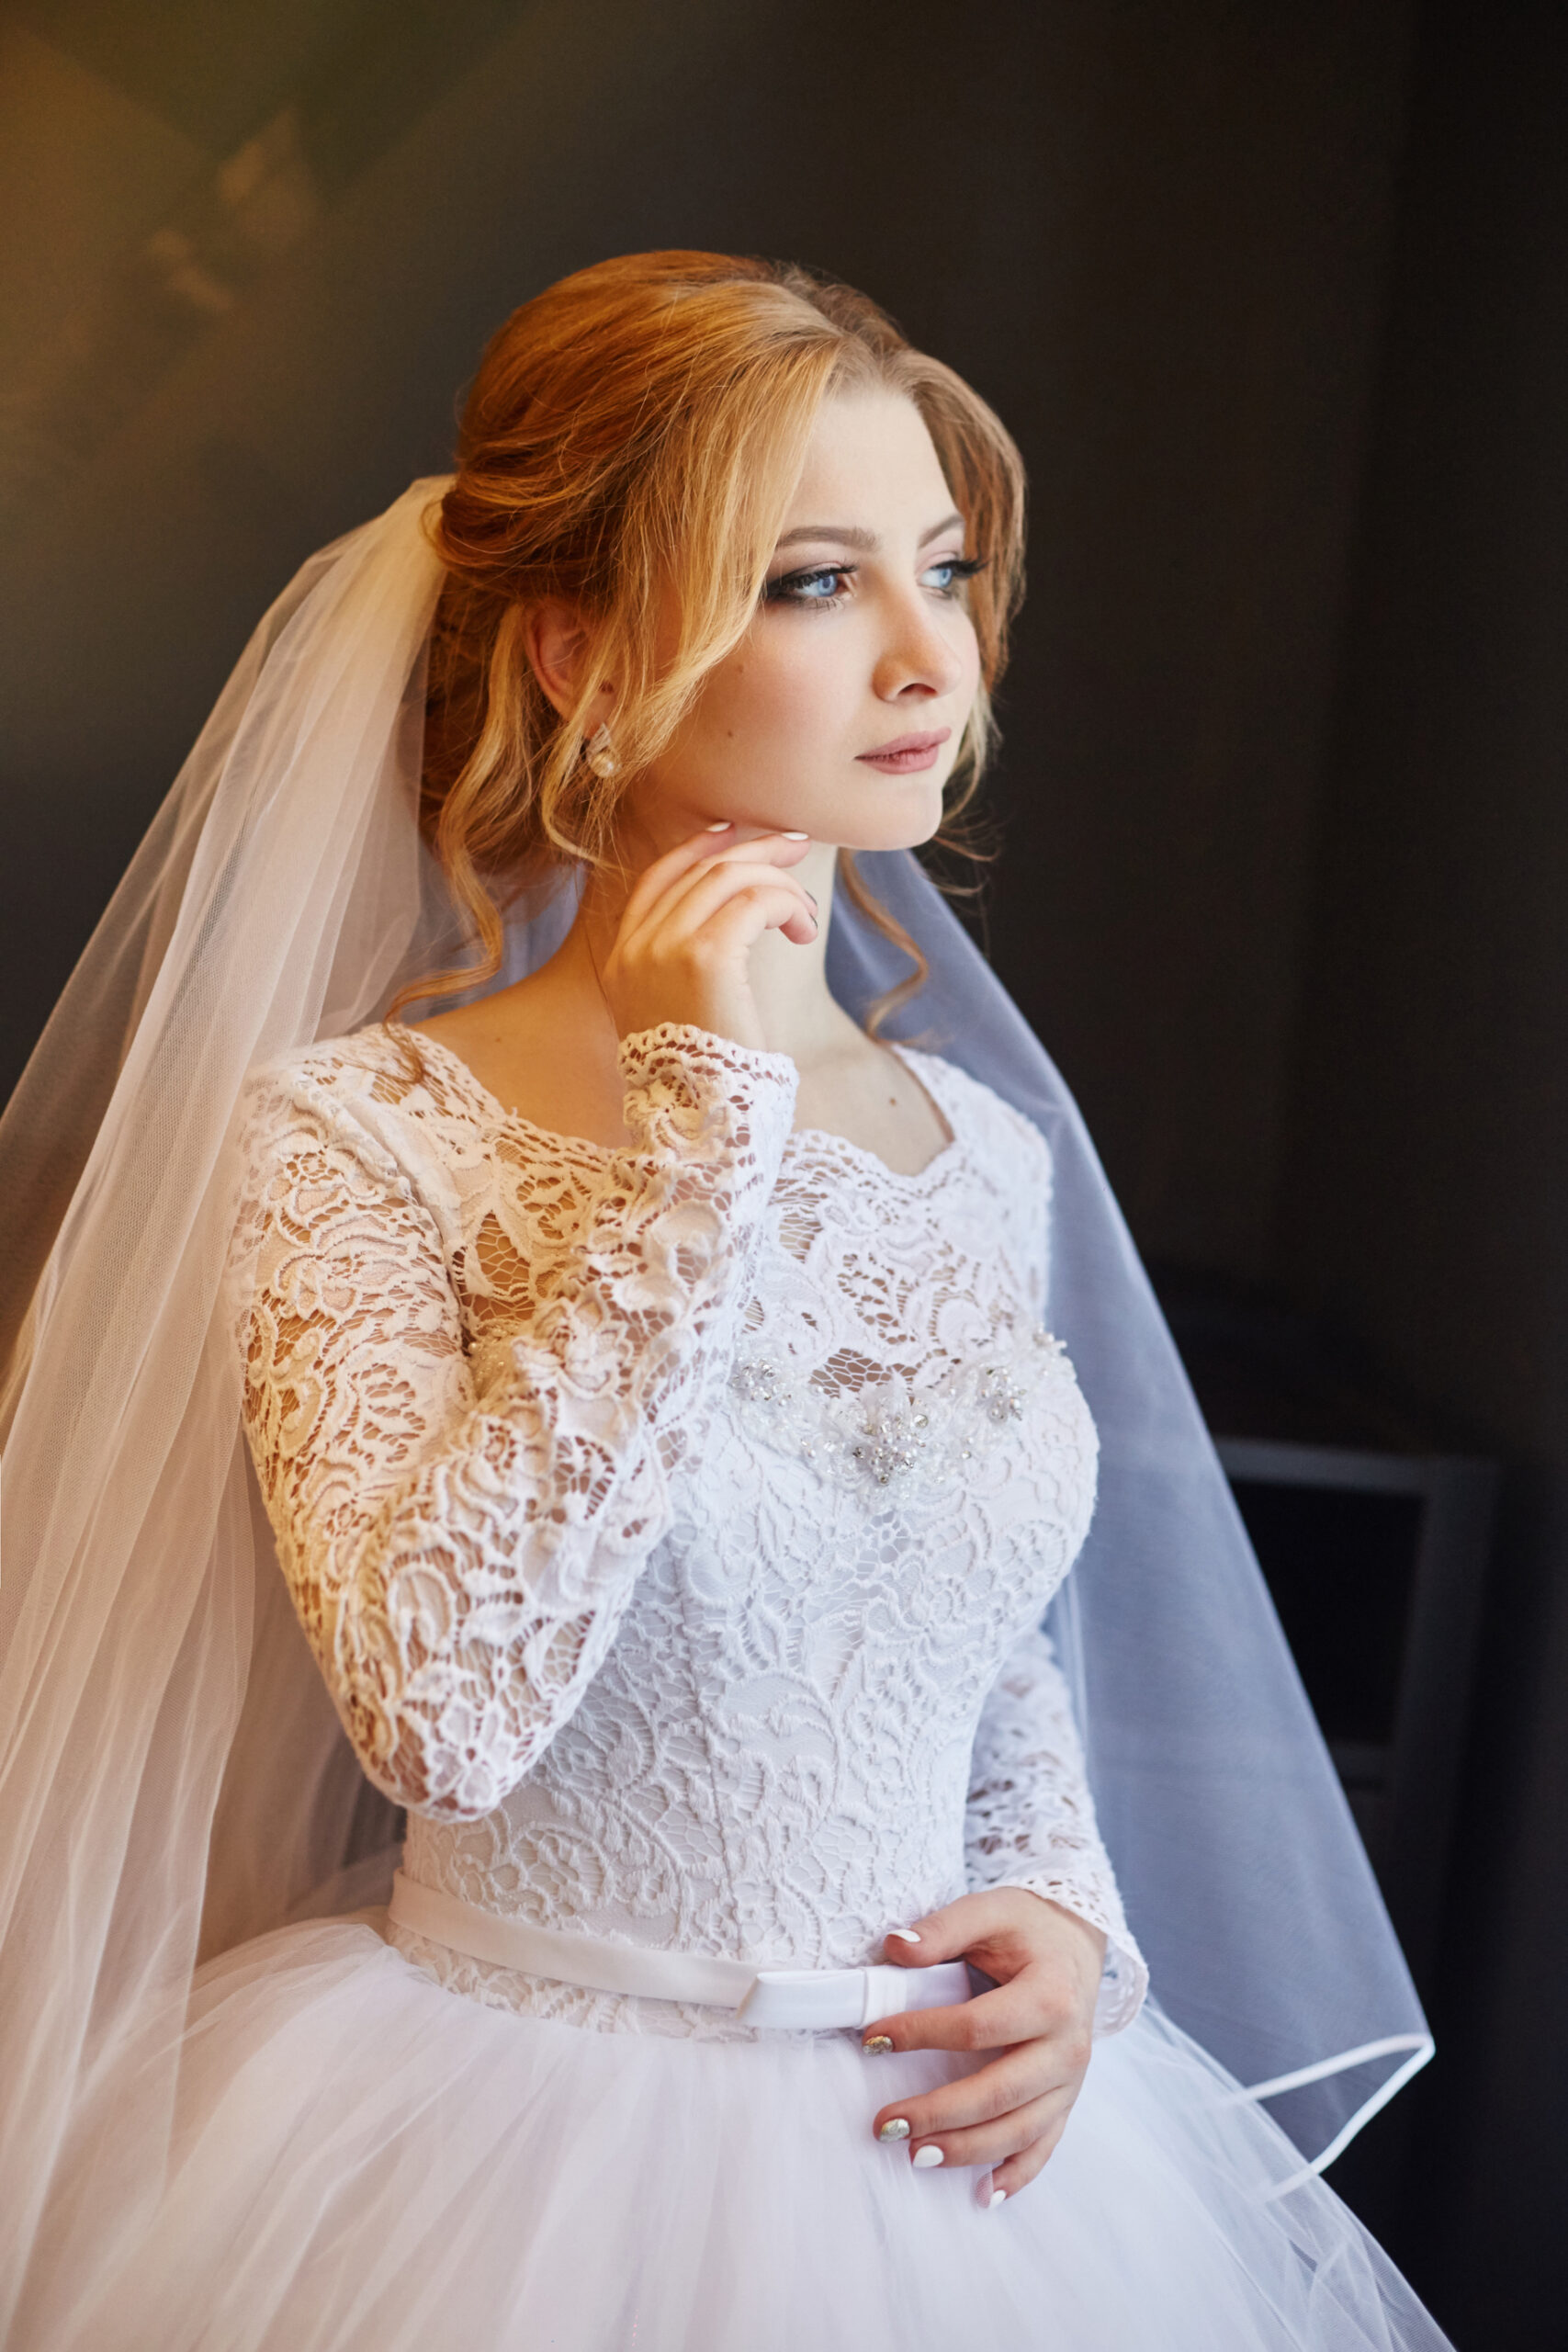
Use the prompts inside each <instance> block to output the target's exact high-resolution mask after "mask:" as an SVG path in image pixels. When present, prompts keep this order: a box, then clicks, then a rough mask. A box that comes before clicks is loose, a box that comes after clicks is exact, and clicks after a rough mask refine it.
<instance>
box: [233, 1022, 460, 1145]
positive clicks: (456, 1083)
mask: <svg viewBox="0 0 1568 2352" xmlns="http://www.w3.org/2000/svg"><path fill="white" fill-rule="evenodd" d="M482 1108H483V1106H482V1100H481V1098H479V1096H478V1094H477V1091H476V1090H475V1089H474V1088H473V1087H472V1086H470V1085H465V1084H464V1082H463V1080H462V1075H461V1066H460V1065H457V1064H455V1063H454V1061H453V1059H452V1057H451V1056H449V1055H445V1054H439V1053H435V1052H432V1051H431V1050H429V1046H428V1041H426V1040H423V1039H421V1038H420V1036H419V1035H418V1034H417V1032H415V1031H413V1030H411V1029H407V1028H404V1027H401V1026H400V1025H399V1024H397V1023H386V1022H379V1021H378V1022H372V1023H368V1024H367V1026H366V1027H364V1028H362V1029H354V1030H350V1031H349V1032H347V1033H346V1034H345V1035H342V1036H338V1037H323V1038H318V1039H317V1040H316V1041H315V1042H314V1043H313V1044H311V1045H308V1046H297V1047H295V1048H294V1049H293V1050H291V1051H290V1052H288V1053H285V1054H279V1055H276V1056H275V1057H273V1058H272V1059H270V1060H268V1061H265V1062H260V1063H258V1064H257V1065H256V1066H255V1068H254V1069H252V1071H251V1072H250V1074H249V1077H248V1078H247V1080H246V1084H245V1119H244V1135H245V1148H246V1153H247V1156H248V1157H249V1158H251V1159H253V1160H254V1159H257V1158H266V1157H270V1156H272V1155H274V1154H275V1153H276V1151H278V1150H280V1149H287V1148H291V1147H293V1146H297V1145H298V1144H299V1143H302V1142H314V1143H316V1144H320V1145H325V1146H328V1147H335V1148H340V1149H345V1150H348V1151H350V1152H352V1153H353V1154H354V1155H355V1156H356V1157H357V1158H359V1159H364V1160H367V1162H369V1163H370V1164H371V1165H373V1166H375V1167H377V1168H378V1170H379V1171H380V1172H382V1173H385V1174H390V1173H392V1171H393V1170H396V1171H398V1173H399V1174H400V1175H401V1176H404V1177H406V1176H409V1175H411V1174H412V1175H417V1176H418V1177H420V1178H421V1179H423V1180H424V1181H425V1182H428V1180H429V1177H430V1174H431V1171H432V1169H433V1168H434V1167H436V1166H438V1165H440V1164H441V1163H443V1162H456V1161H462V1160H467V1159H471V1158H472V1157H473V1155H474V1153H475V1151H476V1149H478V1148H481V1146H482V1144H483V1142H484V1140H485V1136H486V1123H485V1120H484V1118H483V1115H482Z"/></svg>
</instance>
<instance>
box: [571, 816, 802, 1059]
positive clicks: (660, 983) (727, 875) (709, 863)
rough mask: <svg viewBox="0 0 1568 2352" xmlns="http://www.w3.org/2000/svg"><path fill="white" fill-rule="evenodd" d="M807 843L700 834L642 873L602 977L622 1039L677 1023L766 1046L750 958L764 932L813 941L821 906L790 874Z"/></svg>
mask: <svg viewBox="0 0 1568 2352" xmlns="http://www.w3.org/2000/svg"><path fill="white" fill-rule="evenodd" d="M727 831H728V829H727ZM810 846H811V844H810V842H807V841H802V840H796V839H792V837H791V836H790V835H789V834H787V833H764V834H762V835H761V837H760V838H759V839H758V840H755V841H749V842H737V841H735V840H734V838H733V835H731V836H730V838H729V839H728V842H727V840H726V834H725V833H721V832H703V833H697V834H694V836H693V838H692V839H691V840H690V841H686V842H682V844H681V846H680V848H679V849H672V850H671V851H670V852H669V853H668V854H666V855H665V856H663V857H660V858H656V859H655V861H654V863H653V864H652V865H650V866H649V868H648V869H647V871H646V873H643V874H641V875H639V876H638V877H637V883H636V885H635V887H634V888H633V890H632V893H631V896H630V897H629V898H628V899H627V900H626V909H625V911H624V912H623V914H622V916H621V922H620V928H619V930H618V931H617V932H616V933H615V945H614V946H613V947H612V948H611V950H610V953H609V955H608V956H606V958H605V960H604V969H603V970H602V972H601V973H600V976H599V977H600V979H601V981H602V982H603V984H604V996H605V1000H606V1001H607V1003H608V1004H609V1007H610V1011H611V1012H612V1014H613V1015H614V1017H615V1027H616V1029H617V1030H618V1031H619V1033H620V1035H622V1036H623V1037H629V1036H631V1035H634V1034H635V1033H636V1032H637V1030H639V1029H657V1028H658V1027H659V1025H660V1023H661V1022H665V1021H671V1022H682V1023H689V1024H690V1025H691V1026H692V1027H693V1028H694V1029H706V1030H708V1031H709V1032H710V1033H711V1034H712V1035H714V1036H716V1037H732V1038H733V1039H734V1040H735V1043H736V1044H737V1045H738V1046H753V1047H756V1048H761V1047H762V1046H764V1045H765V1040H764V1038H763V1035H762V1024H761V1019H760V1018H759V1015H758V1012H757V1006H756V1001H755V999H754V998H753V996H752V993H751V982H750V971H749V959H750V952H751V949H752V947H753V945H754V944H756V942H757V941H758V940H759V939H760V938H761V935H762V933H763V932H765V931H779V932H782V933H784V937H785V938H786V939H792V940H794V941H795V944H796V945H797V946H800V947H808V946H809V945H810V944H811V943H812V941H813V940H814V939H815V938H816V936H817V909H816V905H815V903H814V901H813V899H812V898H811V896H810V893H809V892H808V891H807V890H805V889H803V888H802V887H801V885H800V884H799V883H798V882H797V881H796V880H795V877H794V876H793V875H791V874H790V873H788V872H787V871H786V869H787V868H788V867H789V866H791V865H795V863H796V861H797V860H798V859H800V858H802V857H804V856H805V855H806V853H807V850H808V849H809V848H810Z"/></svg>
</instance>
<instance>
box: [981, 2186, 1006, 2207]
mask: <svg viewBox="0 0 1568 2352" xmlns="http://www.w3.org/2000/svg"><path fill="white" fill-rule="evenodd" d="M1007 2201H1008V2193H1007V2190H1006V2189H1005V2188H993V2189H992V2191H991V2193H990V2195H989V2197H987V2199H986V2211H987V2212H988V2213H994V2212H995V2211H996V2210H997V2207H998V2205H1005V2204H1006V2203H1007Z"/></svg>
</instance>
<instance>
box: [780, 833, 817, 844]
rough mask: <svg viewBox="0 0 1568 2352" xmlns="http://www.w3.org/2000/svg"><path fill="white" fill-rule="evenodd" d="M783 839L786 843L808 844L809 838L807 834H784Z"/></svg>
mask: <svg viewBox="0 0 1568 2352" xmlns="http://www.w3.org/2000/svg"><path fill="white" fill-rule="evenodd" d="M784 839H785V841H786V842H808V841H809V840H810V839H811V836H810V834H809V833H786V834H785V835H784Z"/></svg>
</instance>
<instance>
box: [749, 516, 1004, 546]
mask: <svg viewBox="0 0 1568 2352" xmlns="http://www.w3.org/2000/svg"><path fill="white" fill-rule="evenodd" d="M955 523H956V524H957V526H958V527H959V529H960V530H962V529H963V528H964V517H963V515H959V514H953V515H943V516H942V520H941V522H940V523H933V524H932V525H931V529H930V530H929V531H922V532H921V533H920V536H919V538H918V539H917V540H916V542H915V544H916V546H917V547H922V548H923V547H928V546H929V545H930V544H931V540H932V539H940V538H941V537H942V533H943V532H944V531H951V530H952V528H953V525H954V524H955ZM807 539H817V540H823V539H829V540H831V542H832V544H833V545H834V546H835V547H840V548H858V549H859V550H860V552H861V553H862V554H863V555H872V554H874V552H875V550H876V548H878V547H879V546H880V545H881V541H880V540H879V539H878V538H877V536H876V533H875V532H874V531H863V530H861V529H860V528H859V527H858V526H856V525H855V524H853V523H802V524H801V526H800V527H799V528H798V530H794V531H785V532H784V536H783V537H782V538H780V539H779V540H778V541H777V542H776V543H775V544H776V547H777V548H794V547H799V546H800V545H801V544H802V542H803V541H805V540H807Z"/></svg>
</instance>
